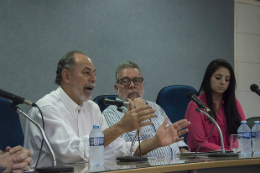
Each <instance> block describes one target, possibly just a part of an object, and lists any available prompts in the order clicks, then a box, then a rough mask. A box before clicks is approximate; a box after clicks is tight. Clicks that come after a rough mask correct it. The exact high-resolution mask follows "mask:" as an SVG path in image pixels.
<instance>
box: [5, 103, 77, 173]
mask: <svg viewBox="0 0 260 173" xmlns="http://www.w3.org/2000/svg"><path fill="white" fill-rule="evenodd" d="M10 106H11V108H12V109H14V110H15V111H16V112H18V113H20V114H22V115H23V116H25V118H27V119H28V120H29V121H31V122H32V123H33V124H35V125H36V126H37V127H38V128H39V130H40V132H41V135H42V137H43V139H44V141H45V143H46V145H47V147H48V149H49V151H50V152H51V156H52V160H53V163H52V166H51V167H41V168H37V169H36V171H37V172H72V171H74V167H68V166H56V157H55V154H54V152H53V150H52V148H51V145H50V143H49V141H48V139H47V138H46V135H45V133H44V130H43V128H42V127H41V126H40V125H39V124H38V123H37V122H35V121H34V120H33V119H32V118H31V117H29V116H28V115H27V114H26V113H24V112H23V111H22V110H21V109H20V108H19V107H17V106H16V105H14V104H11V105H10Z"/></svg>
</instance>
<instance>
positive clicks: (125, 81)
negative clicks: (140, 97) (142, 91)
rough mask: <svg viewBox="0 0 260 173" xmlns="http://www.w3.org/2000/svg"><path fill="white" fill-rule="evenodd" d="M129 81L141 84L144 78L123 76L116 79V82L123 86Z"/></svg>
mask: <svg viewBox="0 0 260 173" xmlns="http://www.w3.org/2000/svg"><path fill="white" fill-rule="evenodd" d="M131 81H133V83H134V84H135V85H141V84H142V83H143V81H144V79H143V78H142V77H136V78H134V79H129V78H123V79H119V80H118V81H117V83H120V84H121V85H124V86H128V85H130V83H131Z"/></svg>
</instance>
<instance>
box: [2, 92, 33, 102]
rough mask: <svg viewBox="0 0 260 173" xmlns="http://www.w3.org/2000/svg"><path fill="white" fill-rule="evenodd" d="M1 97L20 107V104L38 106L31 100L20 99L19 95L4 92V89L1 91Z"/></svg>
mask: <svg viewBox="0 0 260 173" xmlns="http://www.w3.org/2000/svg"><path fill="white" fill-rule="evenodd" d="M0 97H4V98H6V99H9V100H11V101H12V102H13V103H14V104H15V105H18V104H27V105H29V106H36V105H35V103H33V102H32V101H30V100H26V99H25V98H23V97H19V96H17V95H14V94H12V93H9V92H7V91H4V90H2V89H0Z"/></svg>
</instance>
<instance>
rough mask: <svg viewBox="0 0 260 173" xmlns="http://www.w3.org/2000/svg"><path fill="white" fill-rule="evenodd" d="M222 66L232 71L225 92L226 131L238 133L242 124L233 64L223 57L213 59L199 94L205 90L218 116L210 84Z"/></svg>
mask: <svg viewBox="0 0 260 173" xmlns="http://www.w3.org/2000/svg"><path fill="white" fill-rule="evenodd" d="M220 67H225V68H227V69H228V70H229V72H230V82H229V86H228V88H227V90H226V91H225V92H224V93H223V98H222V99H223V101H224V104H223V107H224V113H225V118H226V124H227V127H226V131H227V133H229V134H236V133H237V129H238V127H239V126H240V121H241V117H240V115H239V112H238V110H237V105H236V98H235V88H236V78H235V74H234V71H233V68H232V66H231V65H230V64H229V63H228V62H227V61H226V60H223V59H215V60H213V61H212V62H211V63H210V64H209V65H208V67H207V69H206V72H205V75H204V78H203V81H202V84H201V86H200V89H199V92H198V95H199V94H201V93H202V91H204V93H205V95H206V100H207V104H208V107H209V108H210V110H212V112H213V114H214V116H215V117H216V113H215V111H213V110H214V108H213V100H212V88H211V84H210V78H211V76H212V74H213V73H214V72H215V71H217V70H218V69H219V68H220Z"/></svg>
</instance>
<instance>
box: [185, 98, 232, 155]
mask: <svg viewBox="0 0 260 173" xmlns="http://www.w3.org/2000/svg"><path fill="white" fill-rule="evenodd" d="M196 107H197V105H196V104H195V103H193V102H190V103H189V105H188V107H187V110H186V113H185V118H186V119H187V120H188V121H190V122H191V125H190V126H189V127H188V129H189V134H188V141H187V143H188V145H189V147H190V148H191V150H192V151H196V150H197V148H198V147H199V145H200V144H201V143H202V142H203V141H204V140H205V139H206V138H207V136H208V134H209V133H210V130H211V128H212V126H213V124H212V123H210V122H209V121H208V119H207V118H206V116H205V115H203V114H201V113H198V112H197V111H196V110H195V109H196ZM218 138H219V135H218V132H217V129H216V127H214V130H213V132H212V134H211V136H210V137H209V139H208V140H207V141H206V142H205V143H204V144H203V145H202V146H201V148H200V150H199V151H205V152H206V151H214V150H219V149H221V146H220V145H218V144H216V142H215V141H218V140H219V139H218ZM225 149H226V150H228V149H229V148H228V147H225Z"/></svg>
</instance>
